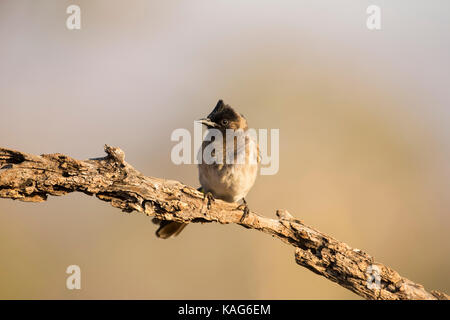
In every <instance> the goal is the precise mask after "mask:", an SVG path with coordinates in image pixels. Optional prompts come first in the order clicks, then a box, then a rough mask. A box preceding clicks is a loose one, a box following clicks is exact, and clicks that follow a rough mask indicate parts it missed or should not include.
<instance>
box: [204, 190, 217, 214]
mask: <svg viewBox="0 0 450 320" xmlns="http://www.w3.org/2000/svg"><path fill="white" fill-rule="evenodd" d="M205 199H206V200H207V201H208V202H207V204H206V208H208V210H209V209H211V203H213V202H214V201H215V199H214V196H213V194H212V193H211V192H207V193H205Z"/></svg>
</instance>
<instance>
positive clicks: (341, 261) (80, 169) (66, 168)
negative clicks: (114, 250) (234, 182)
mask: <svg viewBox="0 0 450 320" xmlns="http://www.w3.org/2000/svg"><path fill="white" fill-rule="evenodd" d="M105 151H106V153H107V156H106V157H104V158H97V159H90V160H86V161H79V160H75V159H72V158H70V157H68V156H65V155H62V154H47V155H42V156H35V155H31V154H27V153H23V152H19V151H15V150H10V149H3V148H0V197H1V198H10V199H17V200H21V201H31V202H40V201H45V200H47V196H48V195H53V196H61V195H64V194H66V193H69V192H76V191H78V192H83V193H85V194H88V195H95V196H96V197H97V198H99V199H101V200H103V201H108V202H110V203H111V205H112V206H114V207H117V208H120V209H122V210H124V211H127V212H131V211H138V212H143V213H145V214H147V215H149V216H153V217H156V218H158V219H163V220H174V221H179V222H184V223H191V222H194V223H195V222H219V223H223V224H227V223H236V224H239V225H242V226H244V227H246V228H249V229H256V230H260V231H262V232H264V233H268V234H270V235H272V236H273V237H276V238H278V239H280V240H282V241H283V242H285V243H288V244H290V245H292V246H294V247H295V259H296V261H297V263H298V264H299V265H301V266H304V267H306V268H308V269H310V270H312V271H313V272H315V273H317V274H319V275H322V276H324V277H326V278H328V279H330V280H332V281H334V282H336V283H338V284H339V285H341V286H343V287H345V288H347V289H349V290H351V291H353V292H354V293H356V294H358V295H360V296H362V297H364V298H367V299H445V300H448V298H449V296H448V295H447V294H445V293H441V292H437V291H427V290H425V288H424V287H423V286H421V285H419V284H416V283H414V282H412V281H410V280H408V279H406V278H403V277H401V276H400V275H399V274H398V273H397V272H396V271H394V270H392V269H391V268H389V267H387V266H385V265H383V264H381V263H377V262H375V261H374V259H373V257H372V256H370V255H368V254H367V253H365V252H363V251H361V250H359V249H353V248H351V247H350V246H348V245H347V244H345V243H343V242H340V241H338V240H336V239H334V238H332V237H330V236H328V235H326V234H324V233H322V232H320V231H318V230H315V229H314V228H312V227H309V226H307V225H305V224H304V223H303V222H302V221H300V220H297V219H295V218H294V217H292V216H291V215H290V214H289V213H288V212H287V211H285V210H278V211H277V216H278V218H279V219H270V218H266V217H263V216H260V215H258V214H256V213H254V212H251V213H250V214H249V216H248V217H247V218H246V219H245V220H244V221H243V222H240V218H241V216H242V213H243V211H242V210H241V209H240V208H239V207H238V206H237V205H236V204H234V203H227V202H224V201H221V200H215V201H213V202H212V203H209V204H208V200H207V199H206V198H205V197H204V195H203V194H202V193H201V192H199V191H197V190H196V189H195V188H191V187H189V186H186V185H183V184H181V183H180V182H178V181H173V180H165V179H159V178H153V177H146V176H144V175H142V174H141V173H140V172H138V171H137V170H136V169H134V168H133V167H132V166H130V165H129V164H128V163H126V162H125V160H124V158H125V155H124V153H123V151H122V150H120V149H119V148H112V147H109V146H105ZM370 270H375V271H377V272H379V280H380V281H379V286H377V285H375V286H370V285H368V277H369V276H370V274H374V271H372V273H370V272H368V271H370ZM375 283H377V282H376V281H375Z"/></svg>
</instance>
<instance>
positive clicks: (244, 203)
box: [238, 198, 250, 222]
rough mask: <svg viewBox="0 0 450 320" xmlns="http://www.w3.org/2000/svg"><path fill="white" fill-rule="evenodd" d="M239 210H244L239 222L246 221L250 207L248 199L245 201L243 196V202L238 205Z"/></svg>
mask: <svg viewBox="0 0 450 320" xmlns="http://www.w3.org/2000/svg"><path fill="white" fill-rule="evenodd" d="M238 210H242V211H244V213H243V214H242V216H241V219H240V220H239V222H244V220H245V218H247V217H248V215H249V214H250V209H249V207H248V205H247V201H245V199H244V198H242V204H241V205H240V206H239V207H238Z"/></svg>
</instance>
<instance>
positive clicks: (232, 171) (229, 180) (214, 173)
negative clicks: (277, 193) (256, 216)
mask: <svg viewBox="0 0 450 320" xmlns="http://www.w3.org/2000/svg"><path fill="white" fill-rule="evenodd" d="M257 173H258V166H257V164H230V165H220V164H211V165H208V164H200V165H199V180H200V184H201V185H202V188H203V191H204V192H205V193H206V192H211V193H212V195H213V196H214V197H215V198H217V199H222V200H225V201H228V202H236V201H239V200H241V199H242V198H244V197H245V196H246V195H247V193H248V192H249V191H250V189H251V188H252V186H253V184H254V183H255V179H256V175H257Z"/></svg>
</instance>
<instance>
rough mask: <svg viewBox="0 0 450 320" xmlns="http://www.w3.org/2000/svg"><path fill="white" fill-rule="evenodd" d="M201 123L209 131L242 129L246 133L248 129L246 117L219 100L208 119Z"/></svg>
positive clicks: (202, 120) (201, 120)
mask: <svg viewBox="0 0 450 320" xmlns="http://www.w3.org/2000/svg"><path fill="white" fill-rule="evenodd" d="M199 122H200V123H202V124H204V125H205V126H206V127H207V128H208V129H210V128H215V129H219V130H226V129H232V130H238V129H242V130H244V131H245V130H247V129H248V126H247V120H246V119H245V118H244V116H243V115H242V114H239V113H238V112H236V111H235V110H234V109H233V108H232V107H230V106H229V105H227V104H224V103H223V101H222V100H219V102H217V105H216V107H215V108H214V109H213V111H211V113H210V114H209V115H208V116H207V117H206V118H203V119H200V120H199Z"/></svg>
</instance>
